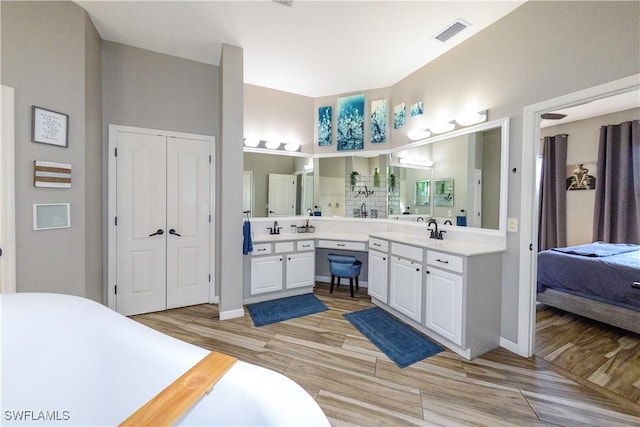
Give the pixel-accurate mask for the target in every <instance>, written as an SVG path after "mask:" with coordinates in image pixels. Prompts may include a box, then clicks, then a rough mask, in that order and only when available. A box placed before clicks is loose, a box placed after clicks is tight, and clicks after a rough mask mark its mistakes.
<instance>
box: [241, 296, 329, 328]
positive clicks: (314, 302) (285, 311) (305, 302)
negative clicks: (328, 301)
mask: <svg viewBox="0 0 640 427" xmlns="http://www.w3.org/2000/svg"><path fill="white" fill-rule="evenodd" d="M247 308H248V309H249V314H251V319H253V324H254V325H255V326H264V325H269V324H271V323H277V322H282V321H283V320H288V319H293V318H294V317H302V316H306V315H308V314H313V313H319V312H321V311H326V310H329V308H328V307H327V306H326V305H324V303H322V301H320V300H319V299H318V298H317V297H316V296H315V295H313V294H304V295H297V296H294V297H286V298H280V299H275V300H271V301H263V302H257V303H254V304H248V305H247Z"/></svg>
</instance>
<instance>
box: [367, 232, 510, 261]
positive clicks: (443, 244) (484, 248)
mask: <svg viewBox="0 0 640 427" xmlns="http://www.w3.org/2000/svg"><path fill="white" fill-rule="evenodd" d="M371 237H376V238H379V239H385V240H390V241H393V242H398V243H405V244H407V245H414V246H420V247H422V248H425V249H434V250H439V251H443V252H449V253H452V254H456V255H464V256H473V255H484V254H492V253H498V252H504V251H505V249H504V248H501V247H499V246H491V245H482V244H478V243H469V242H465V241H462V240H446V238H445V240H437V239H431V238H429V237H428V236H426V235H425V236H415V235H409V234H405V233H397V232H379V233H375V232H374V233H371Z"/></svg>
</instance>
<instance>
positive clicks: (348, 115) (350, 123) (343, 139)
mask: <svg viewBox="0 0 640 427" xmlns="http://www.w3.org/2000/svg"><path fill="white" fill-rule="evenodd" d="M337 130H338V137H337V148H338V151H344V150H362V149H364V95H354V96H346V97H344V98H338V126H337Z"/></svg>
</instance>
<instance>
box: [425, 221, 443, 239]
mask: <svg viewBox="0 0 640 427" xmlns="http://www.w3.org/2000/svg"><path fill="white" fill-rule="evenodd" d="M431 224H433V225H435V226H436V228H435V229H433V230H431V234H430V235H429V237H430V238H431V239H437V240H442V233H446V231H438V222H437V221H436V220H435V219H433V218H431V219H430V220H429V223H428V224H427V227H428V228H429V229H431Z"/></svg>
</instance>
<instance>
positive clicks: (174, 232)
mask: <svg viewBox="0 0 640 427" xmlns="http://www.w3.org/2000/svg"><path fill="white" fill-rule="evenodd" d="M169 234H173V235H174V236H178V237H180V235H179V234H178V233H176V230H175V229H173V228H172V229H171V230H169Z"/></svg>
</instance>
